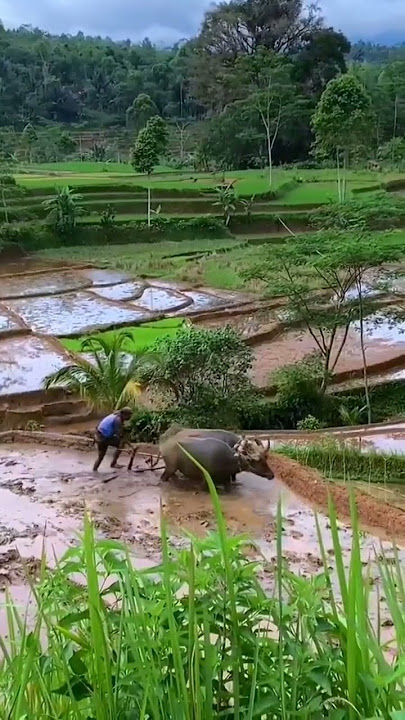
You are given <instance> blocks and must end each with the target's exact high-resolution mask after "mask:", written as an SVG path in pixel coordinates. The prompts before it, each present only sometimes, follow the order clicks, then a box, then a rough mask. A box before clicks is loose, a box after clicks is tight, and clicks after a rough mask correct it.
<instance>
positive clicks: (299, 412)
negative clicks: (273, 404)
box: [270, 353, 335, 427]
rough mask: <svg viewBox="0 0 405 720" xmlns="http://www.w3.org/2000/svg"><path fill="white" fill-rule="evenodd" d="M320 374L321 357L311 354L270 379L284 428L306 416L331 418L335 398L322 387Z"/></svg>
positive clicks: (321, 370)
mask: <svg viewBox="0 0 405 720" xmlns="http://www.w3.org/2000/svg"><path fill="white" fill-rule="evenodd" d="M323 373H324V369H323V363H322V360H321V358H320V357H319V355H318V354H316V353H314V354H313V355H308V356H307V357H306V358H305V359H304V360H303V361H302V362H300V363H294V364H292V365H286V366H285V367H283V368H281V369H280V370H277V372H275V373H274V374H273V375H272V376H271V378H270V382H271V383H272V384H274V386H275V388H276V392H277V407H278V410H279V412H280V413H281V414H282V415H283V417H284V422H285V423H286V426H287V427H296V426H297V423H298V422H300V421H303V420H304V419H305V418H307V417H308V416H312V417H313V418H315V419H317V420H318V421H322V422H325V421H326V420H327V419H328V420H329V419H330V417H331V415H332V413H333V410H334V407H335V400H334V398H333V397H331V396H329V395H325V393H323V392H322V390H321V386H322V380H323Z"/></svg>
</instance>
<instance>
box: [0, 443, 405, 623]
mask: <svg viewBox="0 0 405 720" xmlns="http://www.w3.org/2000/svg"><path fill="white" fill-rule="evenodd" d="M93 461H94V453H93V452H92V451H89V450H76V449H73V448H61V447H59V448H58V447H51V446H49V445H44V446H40V445H34V444H26V443H21V444H20V443H7V444H3V445H2V446H1V451H0V471H1V472H0V502H1V507H2V509H3V514H2V521H1V522H0V590H1V591H2V593H4V590H5V588H6V587H9V588H10V589H11V593H12V596H13V597H14V598H15V600H16V601H17V602H18V603H20V604H21V605H22V606H23V607H25V606H26V605H27V603H28V598H29V589H28V584H27V578H28V577H32V576H35V574H36V573H37V571H38V569H39V562H40V557H41V552H42V547H43V545H45V549H46V553H47V558H48V564H49V566H51V567H52V565H53V564H54V562H55V558H57V557H60V556H61V555H62V554H63V552H64V551H65V550H66V549H67V548H68V547H69V546H70V545H72V544H74V543H76V542H77V539H78V536H79V534H80V531H81V528H82V520H83V514H84V511H85V509H86V508H87V509H88V510H89V511H90V513H91V516H92V518H93V520H94V523H95V526H96V528H97V530H98V532H99V534H100V535H101V536H105V537H109V538H114V539H119V540H122V541H124V542H126V543H127V544H128V545H129V546H130V548H131V549H132V552H133V555H134V558H135V563H136V564H137V565H138V566H139V567H146V566H149V565H153V564H154V563H156V562H158V561H159V559H160V540H159V522H160V505H161V504H162V508H163V512H164V513H165V515H166V517H167V519H168V522H169V527H170V532H171V538H172V542H173V543H174V544H175V545H177V546H182V545H184V543H186V542H187V540H186V538H185V535H184V531H192V532H193V533H196V534H203V533H206V532H207V531H209V530H210V529H213V528H214V526H215V523H214V518H213V513H212V508H211V501H210V497H209V495H208V493H207V492H206V491H205V490H204V489H202V488H201V487H199V486H192V487H190V486H189V485H188V484H187V483H186V482H185V481H182V480H180V479H179V480H178V481H176V482H174V483H168V484H162V483H161V482H160V479H159V475H160V472H154V471H151V470H150V469H148V466H147V464H146V460H145V459H143V458H141V459H140V460H139V462H138V464H137V467H136V470H138V471H139V470H144V469H146V471H145V472H142V473H141V472H128V471H127V470H119V471H115V472H112V471H110V469H109V466H108V463H106V467H105V469H104V470H103V471H102V472H100V473H98V474H95V473H93V472H92V471H91V466H92V463H93ZM273 464H274V470H275V475H276V477H275V479H274V480H271V481H269V480H265V479H263V478H259V477H257V476H255V475H251V474H248V473H242V474H241V475H239V476H238V482H237V484H236V486H235V487H234V488H233V490H232V491H231V492H230V493H229V494H221V502H222V507H223V511H224V514H225V518H226V522H227V526H228V529H229V532H231V533H235V534H236V533H246V534H247V535H248V536H249V537H250V538H251V539H252V541H253V543H254V545H255V548H256V550H254V551H253V552H254V554H255V555H256V556H258V557H261V558H262V560H263V573H262V580H263V583H264V584H265V586H266V587H268V588H271V586H272V583H273V563H274V560H275V557H276V544H275V515H276V510H277V504H278V502H279V500H280V499H281V502H282V508H283V516H284V535H283V554H284V557H285V559H286V560H287V561H288V562H289V564H290V567H291V569H292V570H294V571H295V572H297V573H300V574H301V575H303V576H309V575H313V574H314V573H317V572H321V568H322V563H321V559H320V555H319V551H318V543H317V534H316V526H315V517H314V508H316V507H317V508H319V507H320V508H321V509H322V508H325V506H326V502H327V493H328V488H329V487H331V489H332V494H333V497H334V499H335V502H336V505H337V508H338V511H339V514H340V516H341V518H342V519H343V521H344V519H345V517H346V518H347V515H348V495H347V491H346V489H345V488H343V487H340V486H335V485H333V486H329V485H327V483H325V482H324V481H322V480H321V478H320V476H319V475H317V474H316V473H314V472H313V471H308V470H306V469H304V468H302V467H301V466H298V465H296V463H294V462H292V461H290V460H287V459H285V458H282V457H279V456H276V455H275V456H274V457H273ZM134 469H135V468H134ZM358 500H359V509H360V519H361V520H362V522H363V526H365V527H367V525H371V526H374V530H373V534H365V535H364V537H363V539H362V543H363V548H362V552H363V557H364V563H365V564H366V563H367V561H368V560H369V558H370V557H373V556H374V551H375V549H376V552H378V546H379V544H380V541H381V539H382V538H384V537H387V530H388V526H387V523H385V531H384V529H383V526H384V521H383V518H384V516H385V517H386V516H387V507H388V506H386V505H384V504H383V503H381V502H379V501H377V500H374V499H372V498H368V497H367V496H365V495H363V494H362V493H359V494H358ZM393 512H397V513H399V511H393ZM401 516H403V518H402V525H401V523H398V522H397V518H395V517H394V516H391V519H393V521H394V522H393V523H391V527H396V531H397V533H398V534H399V535H400V536H401V538H402V539H403V540H405V515H404V513H401ZM319 519H320V525H321V529H322V533H323V536H324V539H325V545H326V549H327V552H328V554H329V557H330V563H331V565H330V566H331V568H333V565H334V560H333V550H332V541H331V537H330V531H329V525H328V520H327V518H326V517H325V515H323V514H322V513H321V514H320V515H319ZM379 524H380V525H381V528H380V529H378V525H379ZM376 526H377V528H376ZM380 530H381V531H380ZM340 538H341V543H342V547H343V551H344V558H345V564H346V566H347V565H348V563H349V558H350V545H351V531H350V527H349V526H348V525H346V524H345V523H344V522H342V524H341V527H340ZM384 545H385V547H386V550H387V553H388V555H389V554H390V552H392V551H391V550H390V544H389V543H387V542H385V541H384ZM400 556H401V558H402V559H403V560H405V551H403V550H400ZM372 575H373V576H374V580H375V582H376V584H378V572H377V567H376V565H374V566H373V568H372ZM3 598H4V594H3ZM382 610H383V611H384V608H382ZM4 618H5V614H4V603H3V604H2V608H1V613H0V630H1V629H4ZM383 620H384V612H383V616H382V621H383Z"/></svg>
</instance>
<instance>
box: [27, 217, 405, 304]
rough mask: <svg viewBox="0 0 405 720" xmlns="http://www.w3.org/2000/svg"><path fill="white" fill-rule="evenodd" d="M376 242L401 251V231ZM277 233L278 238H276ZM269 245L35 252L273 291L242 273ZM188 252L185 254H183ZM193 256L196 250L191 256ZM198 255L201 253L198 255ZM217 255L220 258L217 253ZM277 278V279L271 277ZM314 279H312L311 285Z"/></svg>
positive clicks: (191, 281) (227, 242)
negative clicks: (394, 246) (187, 255)
mask: <svg viewBox="0 0 405 720" xmlns="http://www.w3.org/2000/svg"><path fill="white" fill-rule="evenodd" d="M374 236H375V238H376V239H378V242H379V244H381V245H382V244H384V243H387V244H389V245H397V246H398V249H399V250H400V251H401V252H403V253H404V255H405V231H404V230H394V231H392V232H379V233H375V234H374ZM282 240H283V238H282V237H280V242H282ZM272 244H273V239H272V238H270V239H269V242H268V243H266V239H265V237H263V238H261V243H260V244H257V245H256V244H252V245H249V244H248V241H247V240H246V238H245V239H240V240H238V239H235V238H224V239H223V240H191V241H186V240H184V241H181V242H170V241H166V242H156V243H137V244H136V245H135V244H134V245H114V246H108V245H101V246H97V245H95V246H88V247H83V246H79V247H69V248H58V249H52V250H45V251H42V252H40V253H39V255H40V256H42V257H44V258H47V259H55V260H66V261H69V260H72V261H75V262H80V263H93V264H97V265H103V266H106V267H111V268H117V269H122V270H127V271H128V272H130V273H132V274H133V275H134V276H138V277H139V276H143V277H157V278H161V279H164V280H175V281H180V282H185V283H187V284H188V285H194V286H197V285H206V286H211V287H215V288H220V289H221V288H222V289H229V290H245V291H248V292H256V293H265V294H266V295H267V296H268V297H271V296H272V295H274V292H273V290H272V283H271V281H270V280H269V282H268V283H267V284H266V285H265V284H263V283H262V282H258V281H252V280H248V279H246V277H245V275H244V273H245V272H246V271H249V270H250V269H251V268H252V267H253V266H257V265H259V264H260V262H261V261H262V259H263V254H264V253H265V252H267V251H268V248H270V246H271V245H272ZM186 254H189V257H188V258H187V257H185V255H186ZM194 255H196V256H195V257H194ZM198 255H201V257H198ZM219 255H220V257H219ZM305 277H306V278H308V279H309V280H311V278H312V279H313V283H314V284H313V287H314V289H316V288H317V287H318V285H319V278H318V277H315V276H313V275H312V270H311V268H309V267H308V266H306V267H305ZM275 280H277V278H275ZM317 283H318V284H317Z"/></svg>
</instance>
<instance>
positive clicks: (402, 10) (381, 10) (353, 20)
mask: <svg viewBox="0 0 405 720" xmlns="http://www.w3.org/2000/svg"><path fill="white" fill-rule="evenodd" d="M210 4H211V3H210V0H0V18H1V20H2V21H3V23H4V24H5V25H6V26H8V27H9V26H18V25H23V24H30V25H34V26H36V27H40V28H42V29H45V30H48V31H50V32H55V33H60V32H65V33H72V34H74V33H76V32H77V31H78V30H82V31H83V32H84V33H85V34H89V35H109V36H110V37H112V38H114V39H126V38H128V37H130V38H131V39H133V40H139V39H142V38H144V37H145V36H148V37H150V38H151V39H152V40H154V41H155V42H164V43H168V44H169V43H171V42H173V41H176V40H178V39H180V38H184V37H189V36H190V35H193V34H195V33H196V31H197V30H198V27H199V24H200V22H201V18H202V16H203V12H204V10H205V9H206V8H207V7H209V6H210ZM320 6H321V8H322V12H323V15H324V17H325V19H326V20H327V22H328V23H329V24H331V25H333V26H334V27H335V28H336V29H339V30H343V32H345V33H346V34H347V35H348V36H349V37H350V38H352V39H358V38H364V39H374V38H377V39H378V38H381V37H385V36H390V35H392V36H393V39H394V42H398V41H401V40H403V41H405V0H320Z"/></svg>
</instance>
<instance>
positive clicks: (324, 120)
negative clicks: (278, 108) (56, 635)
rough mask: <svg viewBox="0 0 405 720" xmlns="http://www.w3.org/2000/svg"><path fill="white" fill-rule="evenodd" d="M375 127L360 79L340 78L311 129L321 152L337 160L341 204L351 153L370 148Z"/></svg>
mask: <svg viewBox="0 0 405 720" xmlns="http://www.w3.org/2000/svg"><path fill="white" fill-rule="evenodd" d="M373 123H374V118H373V111H372V107H371V99H370V96H369V95H368V93H367V92H366V90H365V88H364V86H363V85H362V84H361V83H360V82H359V80H357V78H355V77H354V76H353V75H341V76H340V77H338V78H335V79H334V80H331V81H330V82H329V83H328V85H327V87H326V89H325V90H324V92H323V93H322V97H321V99H320V101H319V104H318V106H317V108H316V111H315V113H314V116H313V119H312V125H313V128H314V131H315V135H316V149H317V150H318V152H319V151H320V152H322V153H325V154H327V155H332V154H334V155H335V157H336V164H337V173H338V180H337V182H338V197H339V202H343V201H344V200H345V198H346V170H347V167H348V163H349V155H350V152H351V151H352V150H354V149H355V148H358V147H359V146H360V147H362V146H363V147H364V146H367V144H368V143H369V141H370V136H371V134H372V129H373ZM341 154H343V175H342V179H341V175H340V156H341Z"/></svg>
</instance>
